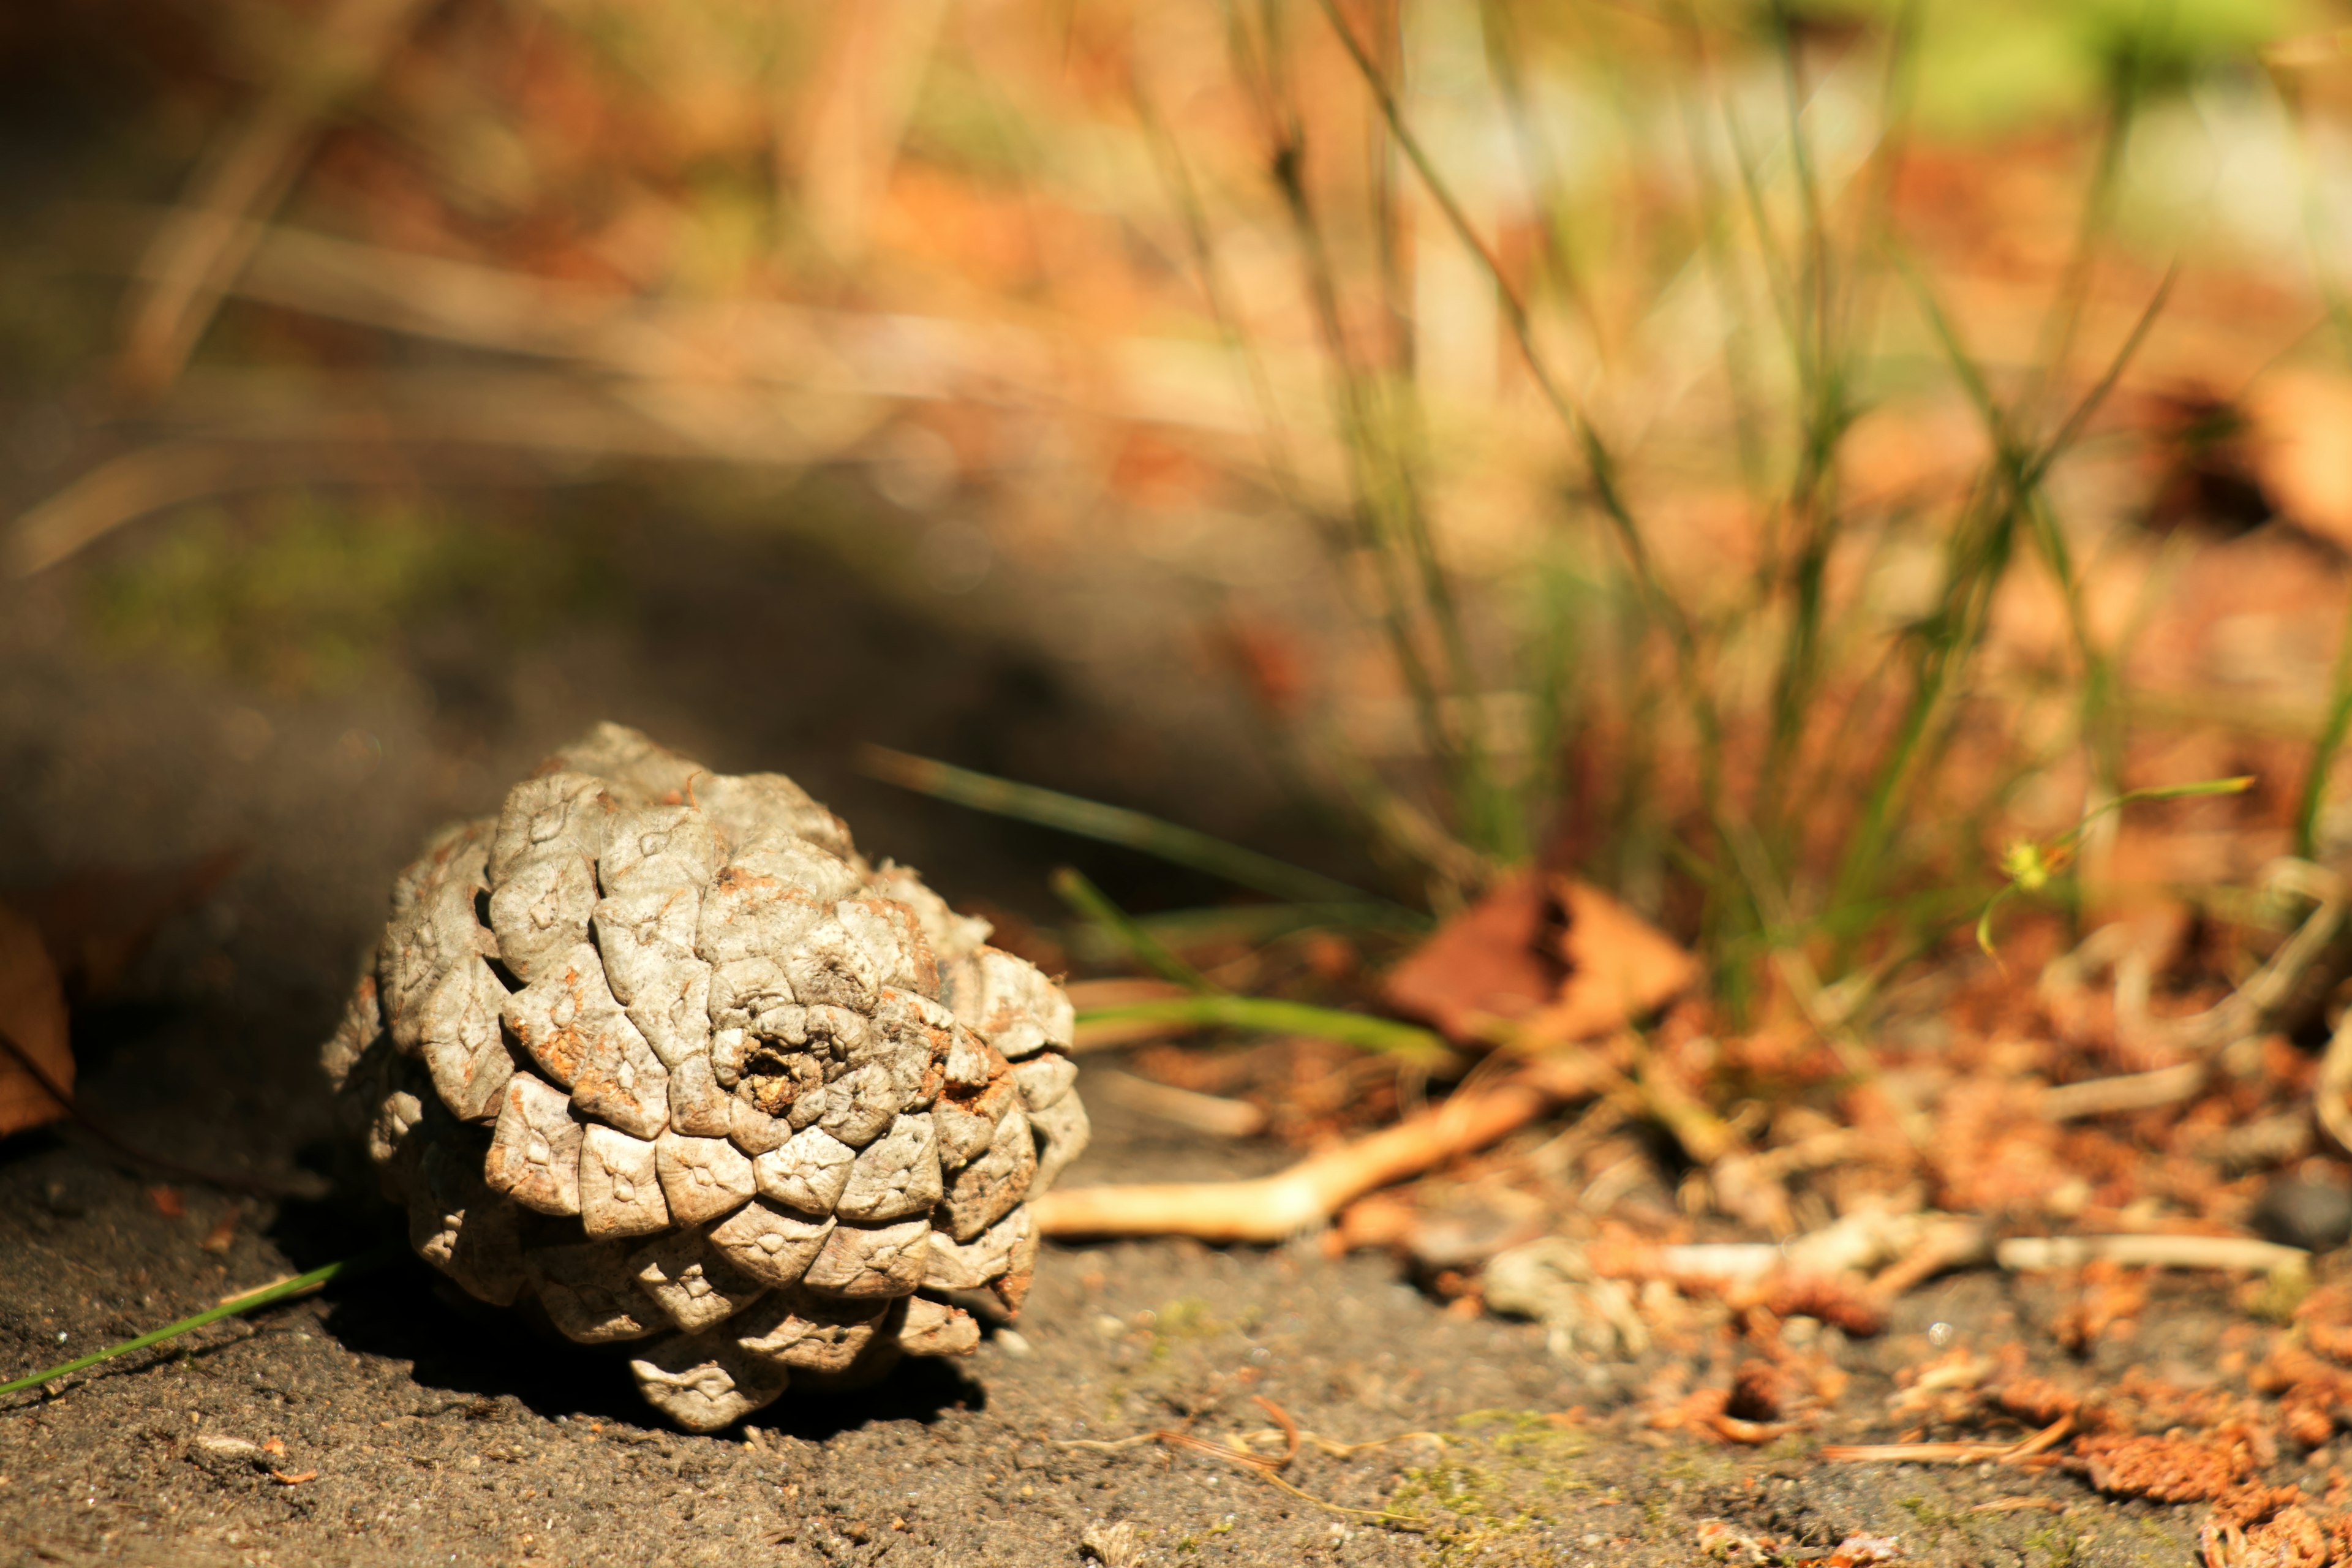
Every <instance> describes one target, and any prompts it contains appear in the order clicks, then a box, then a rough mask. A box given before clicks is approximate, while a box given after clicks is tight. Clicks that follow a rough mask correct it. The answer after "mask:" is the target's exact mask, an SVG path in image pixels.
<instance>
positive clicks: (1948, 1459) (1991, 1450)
mask: <svg viewBox="0 0 2352 1568" xmlns="http://www.w3.org/2000/svg"><path fill="white" fill-rule="evenodd" d="M2073 1431H2074V1417H2073V1416H2072V1415H2061V1416H2060V1417H2058V1419H2057V1420H2055V1421H2053V1422H2052V1423H2051V1424H2050V1425H2049V1426H2044V1427H2043V1428H2042V1430H2041V1431H2039V1432H2036V1433H2034V1434H2032V1436H2028V1437H2022V1438H2020V1439H2019V1440H2018V1441H2016V1442H2014V1443H1832V1444H1831V1445H1829V1446H1828V1447H1824V1448H1822V1451H1821V1457H1822V1458H1824V1459H1827V1460H1829V1461H1831V1462H1832V1463H1836V1464H1864V1465H1974V1464H1979V1463H1982V1462H1984V1461H1986V1460H1990V1461H1992V1462H1993V1463H1995V1464H2003V1465H2013V1464H2018V1463H2020V1462H2021V1461H2023V1460H2026V1459H2031V1458H2034V1457H2035V1456H2037V1455H2040V1454H2042V1453H2043V1452H2044V1451H2046V1450H2048V1449H2049V1448H2051V1447H2053V1446H2055V1445H2056V1444H2058V1443H2059V1442H2061V1441H2063V1439H2064V1438H2065V1437H2066V1436H2067V1435H2068V1434H2069V1433H2071V1432H2073Z"/></svg>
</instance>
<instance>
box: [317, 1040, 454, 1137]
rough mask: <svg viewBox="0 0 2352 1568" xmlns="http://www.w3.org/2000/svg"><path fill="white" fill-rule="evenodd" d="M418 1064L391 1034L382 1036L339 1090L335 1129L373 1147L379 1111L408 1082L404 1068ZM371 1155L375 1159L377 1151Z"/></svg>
mask: <svg viewBox="0 0 2352 1568" xmlns="http://www.w3.org/2000/svg"><path fill="white" fill-rule="evenodd" d="M414 1065H415V1064H413V1063H411V1062H410V1061H409V1059H408V1058H406V1057H404V1056H402V1055H401V1054H400V1053H399V1052H398V1051H397V1050H395V1049H394V1048H393V1044H392V1037H391V1036H390V1035H385V1034H378V1035H377V1036H376V1037H375V1038H374V1039H373V1040H372V1041H370V1042H369V1043H368V1046H367V1048H366V1049H365V1050H363V1051H362V1052H361V1053H360V1056H359V1059H358V1060H357V1061H355V1062H353V1063H352V1066H351V1068H350V1070H349V1072H348V1073H346V1074H345V1076H344V1078H343V1086H342V1087H341V1089H337V1090H336V1091H335V1099H334V1115H335V1130H336V1131H339V1132H341V1134H342V1135H343V1136H344V1137H345V1138H347V1139H352V1140H353V1141H355V1142H362V1143H370V1144H372V1143H373V1131H374V1124H375V1120H376V1116H377V1114H378V1112H379V1111H380V1110H382V1108H383V1102H384V1100H385V1099H386V1098H387V1097H389V1096H391V1095H392V1094H394V1092H396V1091H397V1089H398V1087H399V1085H400V1084H401V1083H402V1082H403V1081H404V1074H403V1073H402V1071H401V1070H400V1069H402V1068H410V1067H413V1066H414ZM436 1098H437V1097H436ZM369 1153H370V1156H371V1157H373V1153H374V1151H373V1148H371V1149H370V1150H369Z"/></svg>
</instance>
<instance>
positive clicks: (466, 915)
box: [375, 823, 497, 1054]
mask: <svg viewBox="0 0 2352 1568" xmlns="http://www.w3.org/2000/svg"><path fill="white" fill-rule="evenodd" d="M488 840H489V828H488V824H485V823H474V824H472V825H470V826H467V827H465V828H463V829H461V830H459V831H457V832H455V833H451V834H447V835H445V836H444V837H442V838H440V839H439V840H437V841H436V843H435V845H434V847H433V849H432V850H431V852H430V853H429V854H428V855H427V856H426V857H425V861H423V862H420V865H421V866H422V870H421V871H417V868H411V869H412V870H413V871H417V874H416V875H415V877H414V879H411V880H410V881H409V883H408V886H407V889H406V892H405V895H404V896H401V895H395V904H396V905H397V906H398V912H397V913H395V914H394V916H393V919H392V923H391V924H390V925H388V926H386V927H385V928H384V931H383V942H382V943H380V944H379V945H378V947H377V949H376V970H375V975H376V983H377V984H378V986H379V987H380V988H381V989H380V993H379V997H380V1000H381V1003H382V1005H383V1019H384V1026H385V1027H386V1028H387V1029H389V1030H390V1031H391V1032H392V1037H393V1041H394V1044H396V1045H398V1046H399V1047H400V1048H401V1049H402V1050H404V1051H406V1052H409V1053H411V1054H414V1053H415V1050H416V1047H417V1041H418V1028H419V1025H420V1023H421V1015H422V1013H423V1010H424V1006H425V997H426V995H428V994H430V993H431V992H432V990H433V987H434V986H436V985H437V984H440V981H441V976H442V975H444V974H446V973H448V971H449V970H450V968H451V967H452V966H454V965H455V964H457V963H458V962H459V961H460V960H462V959H467V958H472V957H478V956H479V955H481V954H482V953H483V952H485V951H486V950H495V948H496V947H497V939H496V938H494V937H492V936H491V935H490V933H489V932H488V931H485V930H483V929H482V923H481V921H479V920H478V919H477V918H476V917H475V912H474V900H475V899H476V897H477V896H478V895H479V894H480V893H481V892H483V891H484V890H485V889H487V888H488V886H489V882H488V873H487V872H486V871H485V870H484V865H485V862H486V860H487V858H488V852H489V844H488Z"/></svg>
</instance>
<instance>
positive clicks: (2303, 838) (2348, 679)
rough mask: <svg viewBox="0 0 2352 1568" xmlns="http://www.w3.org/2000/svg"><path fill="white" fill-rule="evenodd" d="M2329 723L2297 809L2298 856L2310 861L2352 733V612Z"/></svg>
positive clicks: (2329, 700) (2332, 690) (2321, 735)
mask: <svg viewBox="0 0 2352 1568" xmlns="http://www.w3.org/2000/svg"><path fill="white" fill-rule="evenodd" d="M2329 687H2330V689H2329V692H2328V698H2327V720H2326V722H2325V723H2323V724H2322V725H2321V726H2320V728H2319V739H2318V740H2317V741H2316V742H2314V743H2313V745H2312V748H2311V766H2310V768H2309V770H2308V771H2306V772H2305V773H2304V775H2303V796H2302V798H2301V799H2300V800H2298V801H2297V802H2296V803H2295V808H2294V852H2295V853H2296V854H2297V855H2300V856H2302V857H2303V858H2305V859H2306V860H2308V859H2310V858H2311V857H2312V851H2313V850H2314V849H2315V848H2316V847H2318V843H2319V808H2320V806H2321V805H2324V804H2326V799H2327V775H2328V773H2330V772H2331V771H2332V770H2333V769H2334V768H2335V766H2336V752H2339V751H2341V750H2342V749H2343V747H2344V736H2345V734H2346V732H2347V731H2352V612H2347V614H2346V616H2345V617H2344V640H2343V641H2342V642H2341V643H2340V644H2339V645H2338V646H2337V647H2336V675H2335V678H2334V679H2333V680H2332V681H2331V682H2330V683H2329Z"/></svg>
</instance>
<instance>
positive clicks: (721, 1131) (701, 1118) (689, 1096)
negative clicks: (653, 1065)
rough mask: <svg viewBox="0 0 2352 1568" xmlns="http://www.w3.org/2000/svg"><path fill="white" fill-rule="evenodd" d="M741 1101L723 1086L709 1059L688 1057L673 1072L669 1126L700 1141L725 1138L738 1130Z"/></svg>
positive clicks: (671, 1077) (670, 1080) (671, 1072)
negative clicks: (738, 1110)
mask: <svg viewBox="0 0 2352 1568" xmlns="http://www.w3.org/2000/svg"><path fill="white" fill-rule="evenodd" d="M740 1103H741V1101H740V1100H736V1099H735V1097H734V1096H732V1095H730V1094H729V1093H728V1092H727V1091H726V1090H725V1089H721V1088H719V1079H718V1076H717V1074H716V1073H714V1072H713V1071H712V1070H711V1066H710V1058H709V1057H707V1056H701V1057H688V1058H686V1059H685V1060H684V1061H682V1062H679V1063H677V1064H676V1065H675V1066H673V1067H672V1068H670V1069H669V1124H670V1125H671V1126H672V1127H674V1128H676V1129H677V1131H680V1132H687V1133H691V1134H692V1135H693V1136H695V1137H697V1138H725V1137H729V1136H730V1135H732V1133H733V1132H734V1131H735V1107H736V1106H738V1105H739V1104H740Z"/></svg>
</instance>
